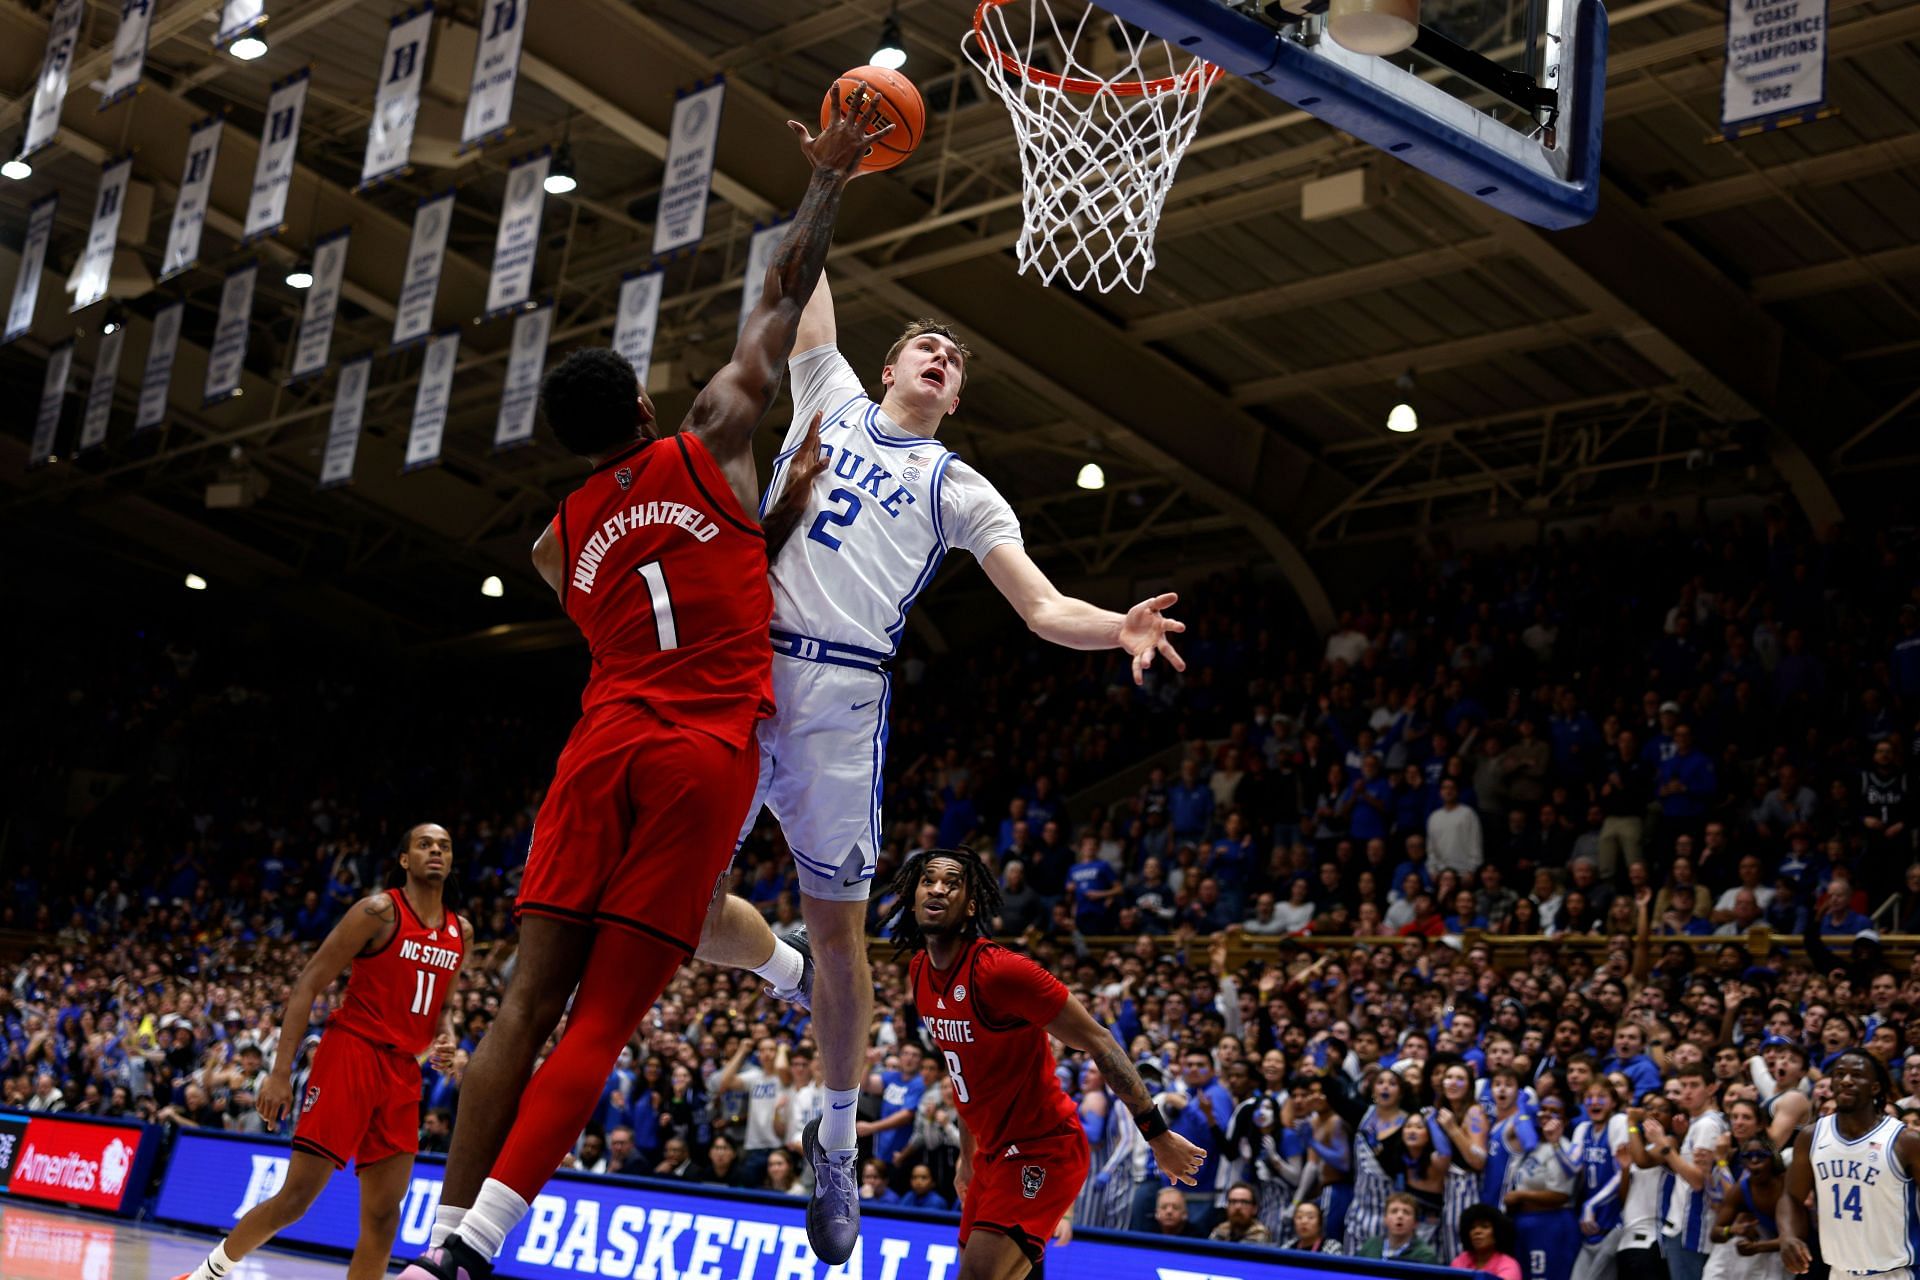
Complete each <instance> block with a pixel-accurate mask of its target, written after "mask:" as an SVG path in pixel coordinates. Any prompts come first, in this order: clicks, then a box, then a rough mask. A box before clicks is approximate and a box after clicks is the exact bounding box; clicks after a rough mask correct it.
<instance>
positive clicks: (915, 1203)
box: [900, 1164, 953, 1212]
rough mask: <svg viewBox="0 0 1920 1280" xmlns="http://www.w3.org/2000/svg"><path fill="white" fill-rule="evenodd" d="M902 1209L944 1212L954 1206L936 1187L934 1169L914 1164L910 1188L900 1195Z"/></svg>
mask: <svg viewBox="0 0 1920 1280" xmlns="http://www.w3.org/2000/svg"><path fill="white" fill-rule="evenodd" d="M900 1207H901V1208H902V1209H939V1210H941V1211H942V1212H944V1211H946V1210H948V1209H951V1208H953V1206H952V1205H950V1204H948V1203H947V1198H946V1197H945V1196H943V1195H941V1194H940V1193H939V1191H937V1190H935V1189H934V1185H933V1170H931V1169H929V1168H927V1166H925V1165H923V1164H917V1165H915V1166H913V1179H912V1182H911V1184H910V1190H908V1192H907V1194H905V1195H903V1196H901V1197H900Z"/></svg>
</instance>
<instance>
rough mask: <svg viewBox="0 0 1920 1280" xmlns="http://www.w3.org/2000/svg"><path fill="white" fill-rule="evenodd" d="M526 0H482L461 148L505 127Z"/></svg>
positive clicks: (517, 70) (510, 108)
mask: <svg viewBox="0 0 1920 1280" xmlns="http://www.w3.org/2000/svg"><path fill="white" fill-rule="evenodd" d="M529 2H530V0H482V2H481V6H480V40H479V43H478V44H477V45H475V47H474V50H473V84H472V86H471V87H470V88H469V89H468V90H467V117H466V120H465V121H464V122H462V124H461V126H460V145H461V147H462V148H463V149H468V148H472V147H477V146H480V145H481V144H482V143H484V142H486V141H487V139H489V138H491V137H493V136H494V135H496V134H499V133H501V132H503V131H505V129H506V127H507V121H508V119H509V118H510V117H511V116H512V114H513V83H514V81H515V80H516V79H517V78H518V77H519V75H520V37H521V36H522V35H523V34H524V33H525V31H526V25H527V5H528V3H529Z"/></svg>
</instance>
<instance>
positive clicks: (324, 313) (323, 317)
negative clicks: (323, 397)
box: [287, 227, 353, 382]
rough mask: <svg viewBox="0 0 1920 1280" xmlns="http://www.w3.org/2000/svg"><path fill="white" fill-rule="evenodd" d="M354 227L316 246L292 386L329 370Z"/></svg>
mask: <svg viewBox="0 0 1920 1280" xmlns="http://www.w3.org/2000/svg"><path fill="white" fill-rule="evenodd" d="M352 230H353V228H351V227H342V228H340V230H338V231H334V232H331V233H329V234H327V235H324V236H321V237H320V239H319V240H317V241H315V242H314V246H313V283H312V284H311V285H310V286H308V288H307V301H306V305H305V306H303V307H302V308H301V309H300V329H299V332H298V333H297V334H296V335H295V337H294V340H293V368H292V370H291V371H290V372H289V373H288V375H287V378H288V381H290V382H300V381H303V380H305V379H307V378H311V377H312V376H313V375H314V374H316V373H319V372H320V371H321V370H322V369H324V368H326V367H327V353H328V352H329V351H330V350H331V349H332V347H333V316H334V313H335V312H336V311H338V310H339V309H340V276H341V273H342V272H343V271H345V270H346V265H347V234H348V233H349V232H350V231H352Z"/></svg>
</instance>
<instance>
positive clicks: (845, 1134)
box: [820, 1089, 860, 1151]
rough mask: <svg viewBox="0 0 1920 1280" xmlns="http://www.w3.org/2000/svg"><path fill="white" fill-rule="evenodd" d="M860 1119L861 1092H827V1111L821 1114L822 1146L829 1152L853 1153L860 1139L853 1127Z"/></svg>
mask: <svg viewBox="0 0 1920 1280" xmlns="http://www.w3.org/2000/svg"><path fill="white" fill-rule="evenodd" d="M859 1118H860V1090H858V1089H829V1090H827V1109H826V1110H825V1111H822V1112H821V1113H820V1145H821V1147H823V1148H824V1149H826V1150H828V1151H851V1150H853V1148H854V1146H855V1144H856V1143H857V1142H858V1141H859V1139H857V1138H855V1137H854V1136H853V1125H854V1122H855V1121H856V1120H858V1119H859Z"/></svg>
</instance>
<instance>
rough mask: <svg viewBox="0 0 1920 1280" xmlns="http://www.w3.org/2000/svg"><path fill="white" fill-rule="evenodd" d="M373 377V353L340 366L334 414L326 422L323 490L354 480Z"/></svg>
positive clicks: (335, 390)
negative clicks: (354, 467) (369, 387)
mask: <svg viewBox="0 0 1920 1280" xmlns="http://www.w3.org/2000/svg"><path fill="white" fill-rule="evenodd" d="M372 376H373V357H372V356H356V357H354V358H353V359H351V360H348V361H346V362H345V363H344V364H342V365H341V366H340V380H339V382H338V383H336V384H335V385H334V389H333V417H332V419H331V420H330V421H329V422H328V423H327V451H326V453H325V454H324V455H322V456H321V459H320V487H321V488H322V489H334V488H338V487H339V486H340V485H343V484H346V483H347V482H348V481H350V480H352V479H353V459H354V455H355V454H357V453H358V452H359V451H360V420H361V418H362V417H363V416H364V415H365V413H366V407H367V381H368V379H370V378H371V377H372Z"/></svg>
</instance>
